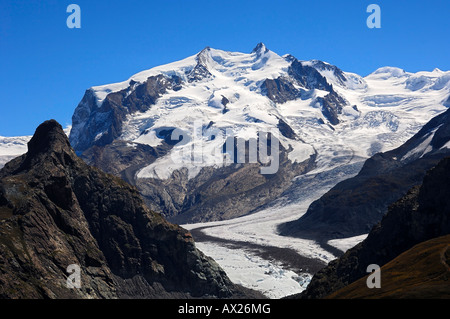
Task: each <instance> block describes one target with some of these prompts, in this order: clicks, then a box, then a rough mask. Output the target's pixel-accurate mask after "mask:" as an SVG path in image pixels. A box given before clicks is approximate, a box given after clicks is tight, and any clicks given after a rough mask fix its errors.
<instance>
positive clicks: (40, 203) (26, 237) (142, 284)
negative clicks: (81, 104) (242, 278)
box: [0, 120, 258, 298]
mask: <svg viewBox="0 0 450 319" xmlns="http://www.w3.org/2000/svg"><path fill="white" fill-rule="evenodd" d="M71 264H76V265H78V266H79V267H80V270H81V288H79V289H77V288H73V289H69V288H68V287H67V286H66V278H67V277H68V275H69V274H68V272H67V267H68V266H69V265H71ZM206 296H208V297H220V298H227V297H242V296H247V297H248V296H258V295H257V294H255V295H252V294H251V293H250V292H249V291H247V290H244V289H242V288H240V287H237V286H235V285H234V284H232V283H231V282H230V280H229V279H228V277H227V276H226V274H225V272H224V271H223V270H222V269H221V268H220V267H219V266H218V264H217V263H215V262H214V261H213V260H212V259H211V258H208V257H206V256H205V255H203V254H202V253H201V252H200V251H199V250H197V249H196V247H195V244H194V241H193V239H192V236H191V235H190V233H189V232H188V231H186V230H185V229H183V228H181V227H179V226H176V225H174V224H171V223H169V222H167V221H166V220H165V219H164V218H163V217H162V216H161V215H160V214H157V213H154V212H152V211H151V210H149V209H148V208H147V207H146V206H145V205H144V202H143V200H142V199H141V197H140V194H139V192H138V190H137V189H136V188H134V187H132V186H130V185H129V184H127V183H126V182H124V181H123V180H121V179H119V178H117V177H114V176H112V175H108V174H105V173H103V172H102V171H100V170H98V169H96V168H93V167H90V166H88V165H86V164H85V163H84V162H83V161H82V160H81V159H80V158H78V157H77V156H76V155H75V152H74V151H73V149H72V148H71V146H70V144H69V141H68V139H67V137H66V135H65V134H64V132H63V130H62V128H61V126H60V125H59V124H58V123H57V122H56V121H53V120H51V121H47V122H45V123H43V124H42V125H40V126H39V127H38V128H37V130H36V133H35V135H34V136H33V138H32V139H31V140H30V142H29V144H28V152H27V153H26V154H24V155H23V156H21V157H18V158H16V159H14V160H12V161H11V162H9V163H7V164H6V165H5V167H4V168H3V169H2V170H1V171H0V297H1V298H164V297H166V298H177V297H183V298H186V297H206Z"/></svg>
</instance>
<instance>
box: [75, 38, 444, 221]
mask: <svg viewBox="0 0 450 319" xmlns="http://www.w3.org/2000/svg"><path fill="white" fill-rule="evenodd" d="M449 83H450V72H438V71H433V72H418V73H415V74H412V73H408V72H400V71H398V70H396V69H393V68H384V69H380V70H378V71H376V72H374V73H373V74H370V75H369V76H367V77H364V78H363V77H361V76H359V75H357V74H354V73H351V72H345V71H343V70H341V69H340V68H339V67H337V66H334V65H332V64H330V63H327V62H324V61H319V60H311V61H303V60H299V59H298V58H296V57H294V56H293V55H283V56H280V55H278V54H277V53H275V52H273V51H271V50H269V49H268V48H267V47H266V46H265V45H264V44H263V43H259V44H258V45H257V46H256V47H255V48H254V49H253V50H252V51H251V52H250V53H242V52H230V51H224V50H219V49H214V48H211V47H206V48H205V49H203V50H202V51H201V52H198V53H197V54H195V55H192V56H190V57H187V58H185V59H183V60H180V61H176V62H173V63H169V64H166V65H162V66H157V67H155V68H152V69H149V70H145V71H142V72H139V73H137V74H135V75H133V76H131V77H130V78H129V79H128V80H126V81H123V82H119V83H113V84H106V85H101V86H95V87H92V88H89V89H88V90H87V91H86V93H85V95H84V97H83V99H82V100H81V102H80V103H79V105H78V106H77V108H76V109H75V112H74V114H73V118H72V121H73V126H72V130H71V132H70V143H71V145H72V146H73V147H74V149H75V151H76V152H77V153H78V154H79V155H80V156H81V157H82V158H83V159H84V160H86V162H87V163H89V164H91V165H94V166H97V167H99V168H101V169H103V170H105V171H107V172H109V173H112V174H115V175H117V176H120V177H122V178H124V179H125V180H126V181H128V182H129V183H131V184H133V185H135V186H136V187H138V189H139V190H140V192H141V193H142V194H143V196H144V199H145V201H146V203H147V205H149V207H151V208H152V209H154V210H155V211H159V212H161V213H163V214H164V215H165V216H166V217H167V218H170V220H171V221H174V222H177V223H186V222H200V221H211V220H220V219H229V218H233V217H237V216H242V215H245V214H248V213H250V212H255V211H257V210H258V209H260V208H261V207H263V206H264V205H266V204H267V203H268V202H270V201H271V200H273V199H275V198H277V197H278V196H279V195H281V194H282V193H283V192H285V191H286V190H287V189H288V188H289V187H291V185H292V180H293V178H294V177H296V176H299V175H302V174H307V173H310V172H323V171H327V170H330V169H333V168H336V167H339V166H341V165H347V164H354V163H358V162H362V161H364V160H365V159H367V158H368V157H370V156H372V155H374V154H376V153H378V152H382V151H386V150H389V149H393V148H395V147H398V146H399V145H401V144H402V143H404V142H405V141H406V140H408V139H409V138H410V137H412V136H413V135H414V134H415V133H416V132H417V131H419V130H420V128H421V127H422V126H423V125H425V124H426V123H427V121H429V120H430V119H431V118H432V117H434V116H436V115H438V114H440V113H442V112H444V111H445V110H446V109H447V105H448V99H449V95H450V84H449ZM269 133H270V136H273V137H274V138H276V141H277V142H276V143H275V144H270V145H279V151H277V152H275V154H277V153H278V154H277V156H278V160H279V162H278V164H279V165H278V168H279V169H276V170H274V171H273V172H272V174H270V176H269V175H265V174H262V173H261V169H262V168H263V167H265V165H266V162H265V161H264V160H261V159H262V157H260V156H259V155H260V154H258V156H254V155H255V154H252V155H251V156H250V155H249V152H248V149H249V148H250V145H251V144H252V143H253V142H252V141H253V140H259V141H261V139H260V137H261V136H265V134H269ZM173 136H175V137H176V136H178V137H180V136H183V140H182V141H181V139H179V138H178V139H177V138H173ZM274 141H275V140H274ZM231 144H234V146H232V147H231V149H227V145H231ZM238 145H239V146H238ZM260 149H261V148H260ZM238 150H243V152H242V153H245V154H246V155H245V156H242V157H238V156H235V155H236V153H238ZM231 157H233V158H231ZM230 158H231V160H230ZM250 159H252V160H250ZM272 163H273V162H272ZM267 165H269V164H267ZM267 165H266V166H267ZM237 185H239V186H237ZM250 203H251V204H250Z"/></svg>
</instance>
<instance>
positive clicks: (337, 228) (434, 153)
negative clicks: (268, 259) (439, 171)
mask: <svg viewBox="0 0 450 319" xmlns="http://www.w3.org/2000/svg"><path fill="white" fill-rule="evenodd" d="M449 142H450V110H447V111H446V112H444V113H442V114H440V115H438V116H436V117H435V118H433V119H432V120H431V121H430V122H429V123H427V124H426V125H425V126H424V127H423V128H422V129H421V130H420V131H419V132H418V133H417V134H416V135H414V136H413V137H412V138H411V139H410V140H408V141H407V142H406V143H405V144H403V145H402V146H400V147H398V148H396V149H394V150H391V151H388V152H385V153H379V154H376V155H374V156H373V157H371V158H370V159H368V160H367V161H366V162H365V163H364V166H363V167H362V169H361V171H360V172H359V173H358V175H356V176H355V177H352V178H350V179H347V180H345V181H342V182H340V183H339V184H337V185H336V186H334V187H333V188H332V189H331V190H330V191H329V192H327V193H326V194H325V195H323V196H322V197H321V198H320V199H318V200H316V201H315V202H313V203H312V204H311V205H310V207H309V208H308V211H307V212H306V214H304V215H303V216H302V217H301V218H300V219H298V220H295V221H293V222H289V223H287V224H284V225H281V226H280V227H279V230H280V232H281V233H282V234H284V235H289V236H298V237H306V238H308V237H312V238H323V239H325V240H328V239H333V238H345V237H352V236H357V235H360V234H365V233H368V232H369V231H370V229H371V228H372V226H373V225H375V224H376V223H378V222H379V221H380V219H381V217H382V216H383V214H384V212H385V211H386V209H387V208H388V205H390V204H391V203H392V202H394V201H395V200H397V199H398V198H400V197H401V196H403V195H404V194H405V193H406V192H407V191H408V189H409V188H411V187H412V186H414V185H417V184H420V183H421V181H422V179H423V177H424V175H425V173H426V171H427V170H428V169H430V168H432V167H433V166H435V165H436V164H437V163H438V162H439V160H440V159H442V158H444V157H446V156H450V144H449Z"/></svg>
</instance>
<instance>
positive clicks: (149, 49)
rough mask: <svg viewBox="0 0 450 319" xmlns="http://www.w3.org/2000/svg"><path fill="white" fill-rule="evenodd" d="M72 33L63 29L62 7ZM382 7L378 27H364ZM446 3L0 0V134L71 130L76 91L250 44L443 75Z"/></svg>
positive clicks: (351, 67)
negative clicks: (73, 24) (74, 20)
mask: <svg viewBox="0 0 450 319" xmlns="http://www.w3.org/2000/svg"><path fill="white" fill-rule="evenodd" d="M72 3H74V4H78V5H79V6H80V8H81V28H80V29H69V28H68V27H67V25H66V20H67V17H68V16H69V15H70V13H67V12H66V8H67V6H68V5H69V4H72ZM371 3H375V4H378V5H379V6H380V8H381V28H380V29H369V28H368V27H367V25H366V20H367V17H368V16H369V15H370V13H367V12H366V9H367V6H368V5H369V4H371ZM449 17H450V1H449V0H426V1H425V0H420V1H419V0H339V1H338V0H322V1H313V0H308V1H304V0H278V1H276V0H270V1H269V0H258V1H253V0H252V1H250V0H238V1H237V0H231V1H215V0H207V1H205V0H172V1H167V0H166V1H154V0H140V1H138V0H127V1H125V0H105V1H104V0H68V1H67V0H49V1H45V0H1V1H0V75H1V77H0V135H2V136H14V135H30V134H33V133H34V130H35V128H36V127H37V126H38V125H39V124H40V123H41V122H43V121H45V120H47V119H50V118H54V119H56V120H57V121H59V122H60V123H61V124H62V125H63V126H67V125H68V124H71V117H72V114H73V111H74V109H75V107H76V106H77V104H78V103H79V101H80V100H81V98H82V97H83V94H84V92H85V90H86V89H87V88H89V87H91V86H94V85H102V84H108V83H113V82H119V81H124V80H126V79H128V78H129V77H130V76H131V75H133V74H135V73H137V72H139V71H142V70H145V69H149V68H152V67H154V66H158V65H161V64H165V63H169V62H173V61H176V60H180V59H183V58H185V57H187V56H191V55H193V54H196V53H197V52H199V51H201V50H202V49H203V48H204V47H206V46H210V47H213V48H217V49H222V50H227V51H240V52H250V51H251V50H252V49H253V48H254V47H255V46H256V44H257V43H258V42H263V43H265V44H266V46H267V47H268V48H269V49H270V50H272V51H274V52H276V53H278V54H280V55H283V54H286V53H290V54H292V55H294V56H295V57H297V58H298V59H301V60H310V59H319V60H324V61H327V62H329V63H332V64H334V65H336V66H338V67H339V68H341V69H342V70H344V71H349V72H355V73H358V74H360V75H362V76H365V75H367V74H369V73H371V72H372V71H374V70H376V69H377V68H379V67H382V66H397V67H400V68H403V69H405V70H406V71H409V72H417V71H421V70H429V71H431V70H433V69H434V68H439V69H441V70H450V55H449V51H450V41H449V39H450V22H449V21H450V18H449Z"/></svg>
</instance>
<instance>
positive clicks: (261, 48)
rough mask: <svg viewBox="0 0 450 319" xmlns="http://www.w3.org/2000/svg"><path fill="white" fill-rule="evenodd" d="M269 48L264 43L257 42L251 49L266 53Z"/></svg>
mask: <svg viewBox="0 0 450 319" xmlns="http://www.w3.org/2000/svg"><path fill="white" fill-rule="evenodd" d="M268 51H269V49H267V47H266V46H265V44H264V43H262V42H259V43H258V44H257V45H256V47H255V48H254V49H253V50H252V53H266V52H268Z"/></svg>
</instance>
